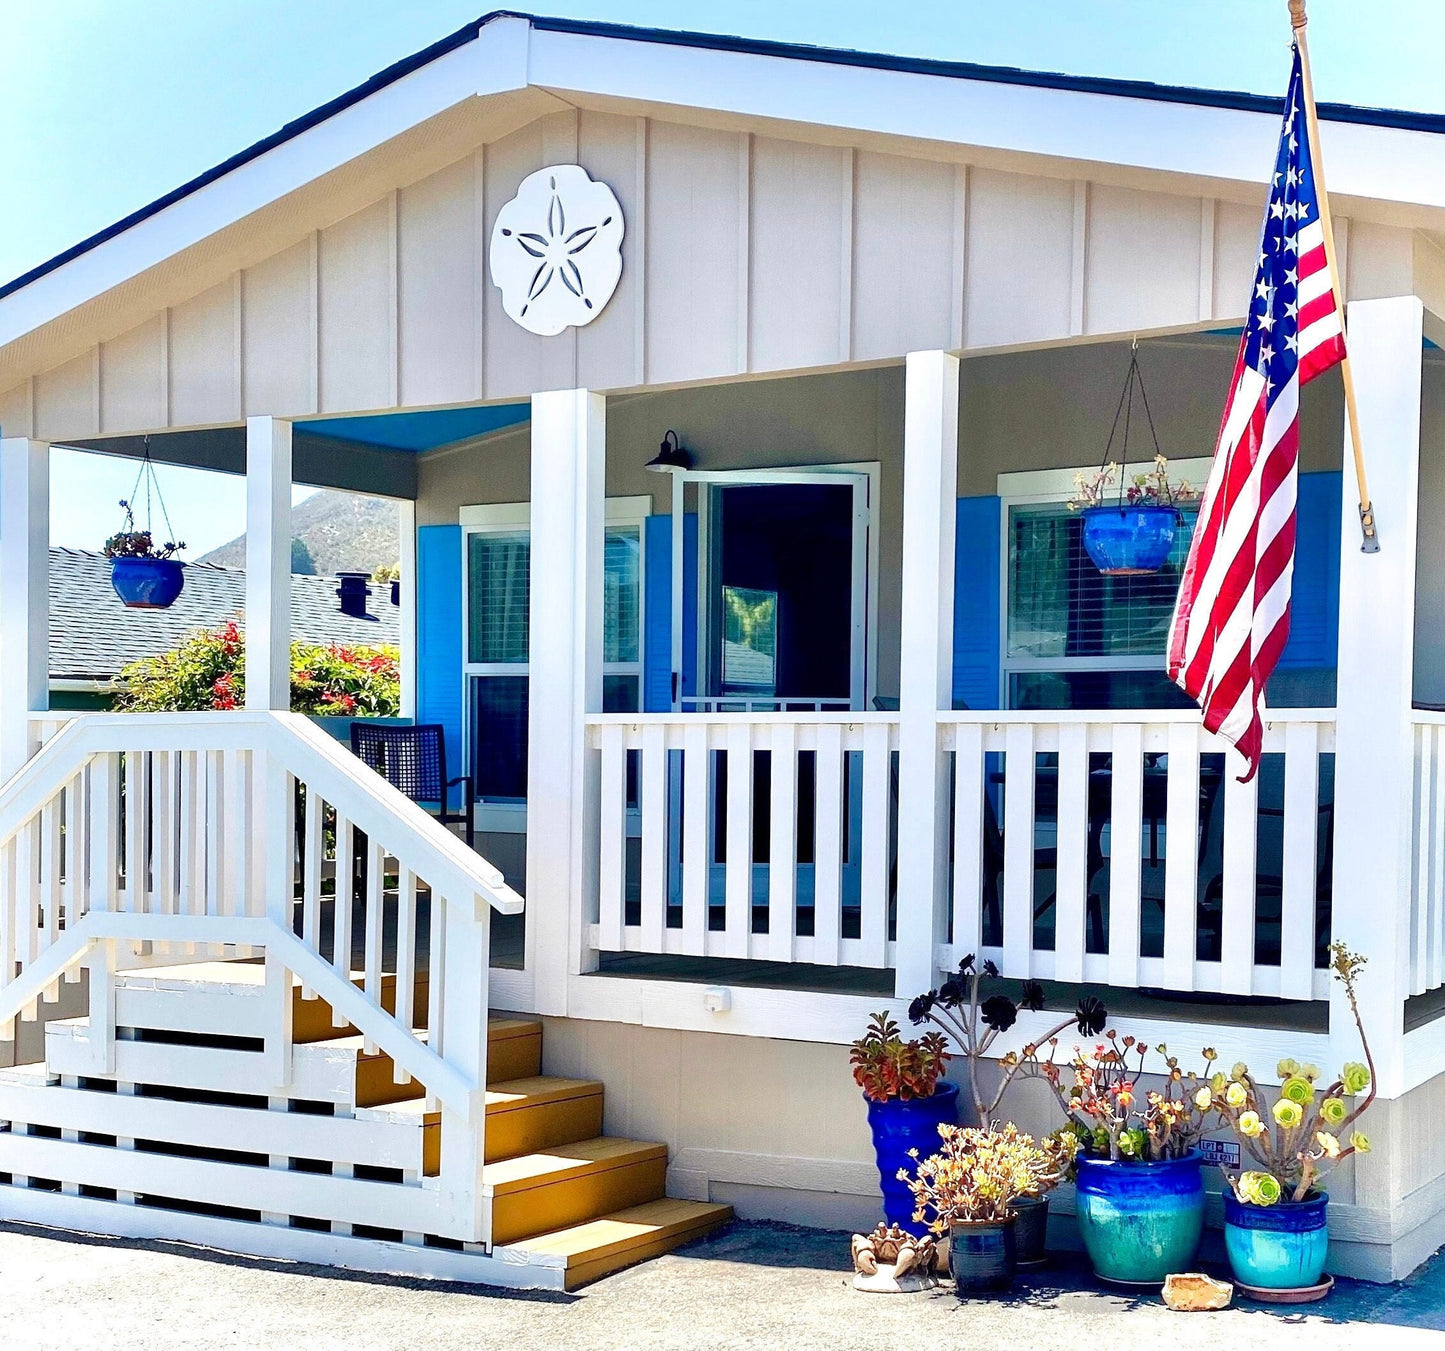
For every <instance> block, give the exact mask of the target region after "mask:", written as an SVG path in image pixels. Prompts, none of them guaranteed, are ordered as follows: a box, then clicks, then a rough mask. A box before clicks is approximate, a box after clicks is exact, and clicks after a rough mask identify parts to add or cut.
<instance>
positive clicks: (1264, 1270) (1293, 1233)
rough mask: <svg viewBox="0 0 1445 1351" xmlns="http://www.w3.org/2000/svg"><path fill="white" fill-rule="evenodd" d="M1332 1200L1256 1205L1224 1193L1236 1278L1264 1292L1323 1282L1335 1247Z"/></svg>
mask: <svg viewBox="0 0 1445 1351" xmlns="http://www.w3.org/2000/svg"><path fill="white" fill-rule="evenodd" d="M1329 1201H1330V1198H1329V1197H1328V1196H1326V1195H1325V1194H1324V1193H1323V1192H1321V1193H1320V1194H1319V1195H1318V1196H1312V1197H1309V1198H1308V1199H1307V1200H1304V1201H1282V1202H1280V1203H1279V1204H1278V1205H1273V1206H1251V1205H1247V1204H1245V1203H1244V1202H1243V1201H1237V1200H1236V1199H1235V1198H1234V1197H1233V1196H1232V1195H1231V1194H1230V1193H1229V1192H1225V1193H1224V1250H1225V1251H1226V1252H1227V1253H1228V1254H1229V1265H1230V1267H1231V1268H1232V1269H1233V1271H1234V1278H1235V1280H1237V1281H1240V1282H1241V1283H1242V1284H1244V1285H1253V1286H1258V1287H1259V1288H1260V1289H1263V1290H1301V1289H1305V1288H1307V1287H1309V1286H1312V1285H1318V1284H1319V1283H1320V1279H1321V1278H1322V1277H1323V1275H1324V1271H1325V1254H1326V1253H1327V1252H1328V1251H1329V1246H1330V1231H1329V1217H1328V1216H1327V1215H1326V1214H1325V1207H1326V1206H1327V1205H1329Z"/></svg>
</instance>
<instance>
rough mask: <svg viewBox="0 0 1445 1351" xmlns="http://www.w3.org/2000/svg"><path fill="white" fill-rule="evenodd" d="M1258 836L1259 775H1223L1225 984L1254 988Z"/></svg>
mask: <svg viewBox="0 0 1445 1351" xmlns="http://www.w3.org/2000/svg"><path fill="white" fill-rule="evenodd" d="M1258 841H1259V779H1258V777H1255V778H1253V779H1251V780H1250V781H1249V782H1248V783H1240V781H1239V776H1238V775H1237V774H1231V773H1228V772H1226V773H1225V777H1224V846H1223V860H1222V863H1221V871H1222V873H1223V877H1222V880H1221V886H1222V888H1223V900H1222V901H1221V910H1220V916H1219V961H1220V967H1221V970H1220V987H1221V988H1222V990H1223V991H1224V993H1225V994H1242V995H1247V994H1253V993H1254V907H1255V888H1256V867H1257V865H1256V861H1255V855H1256V852H1257V849H1258Z"/></svg>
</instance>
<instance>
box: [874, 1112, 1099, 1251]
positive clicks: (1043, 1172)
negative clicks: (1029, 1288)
mask: <svg viewBox="0 0 1445 1351" xmlns="http://www.w3.org/2000/svg"><path fill="white" fill-rule="evenodd" d="M938 1134H939V1139H940V1145H939V1150H938V1153H936V1154H930V1155H929V1156H928V1157H927V1158H926V1159H921V1160H919V1162H918V1170H917V1175H916V1176H914V1177H910V1176H909V1175H908V1170H907V1169H903V1168H900V1169H899V1170H898V1180H899V1181H900V1182H906V1183H907V1184H908V1186H909V1188H910V1190H911V1191H912V1192H913V1200H914V1211H913V1218H914V1220H915V1222H917V1223H919V1224H927V1225H928V1227H929V1228H930V1229H932V1230H933V1232H934V1233H936V1234H946V1233H947V1232H948V1230H949V1226H950V1225H954V1224H1001V1223H1003V1222H1004V1221H1006V1220H1008V1219H1010V1218H1012V1216H1013V1214H1014V1202H1016V1201H1017V1200H1018V1199H1019V1197H1021V1196H1039V1195H1042V1194H1043V1192H1045V1191H1047V1190H1049V1189H1050V1188H1051V1187H1054V1186H1057V1185H1058V1182H1059V1180H1060V1179H1061V1178H1062V1177H1063V1176H1064V1174H1065V1173H1066V1172H1067V1171H1068V1169H1069V1166H1070V1165H1071V1164H1072V1163H1073V1158H1074V1150H1075V1148H1076V1146H1075V1144H1074V1142H1073V1141H1072V1140H1070V1139H1068V1138H1066V1137H1061V1136H1058V1135H1052V1136H1049V1137H1048V1138H1046V1139H1044V1140H1039V1141H1035V1140H1034V1138H1033V1137H1032V1136H1031V1135H1026V1134H1025V1133H1024V1132H1023V1131H1021V1130H1019V1128H1018V1127H1017V1126H1015V1125H1013V1124H1009V1125H1006V1126H1001V1127H997V1128H994V1129H990V1130H977V1129H975V1128H973V1127H965V1126H940V1127H939V1128H938ZM910 1153H911V1156H912V1157H913V1158H914V1159H918V1151H917V1150H916V1149H915V1150H912V1151H910Z"/></svg>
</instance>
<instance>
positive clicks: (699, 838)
mask: <svg viewBox="0 0 1445 1351" xmlns="http://www.w3.org/2000/svg"><path fill="white" fill-rule="evenodd" d="M711 773H712V771H711V766H710V764H709V754H708V748H707V726H706V724H705V723H702V722H696V721H694V722H690V723H689V724H688V725H687V726H686V728H685V729H684V731H683V734H682V796H683V802H682V950H683V952H684V953H686V954H688V955H689V956H694V957H701V956H703V955H704V954H705V953H706V952H707V907H708V894H709V891H708V887H709V876H708V874H709V871H710V868H711V859H710V858H709V857H708V847H707V846H708V834H709V830H708V827H709V822H708V803H709V801H710V794H709V793H708V780H709V778H710V777H711Z"/></svg>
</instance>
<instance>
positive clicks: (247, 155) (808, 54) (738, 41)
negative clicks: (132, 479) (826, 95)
mask: <svg viewBox="0 0 1445 1351" xmlns="http://www.w3.org/2000/svg"><path fill="white" fill-rule="evenodd" d="M495 19H522V20H525V21H526V22H527V23H528V24H530V25H531V26H532V27H533V28H535V29H537V30H538V31H541V32H554V33H571V34H576V35H578V36H590V37H604V38H617V39H619V40H622V41H627V42H650V43H658V44H662V45H668V46H675V47H692V48H701V49H703V50H707V51H722V52H739V53H744V54H750V55H754V56H776V57H783V58H786V59H790V60H795V61H816V62H821V63H824V64H829V65H838V66H864V67H870V68H872V69H875V70H891V71H900V72H904V73H911V74H917V75H936V76H942V77H944V78H946V79H955V80H980V81H985V82H988V83H994V84H1016V85H1026V86H1030V87H1033V88H1038V89H1059V90H1067V91H1073V92H1077V93H1088V94H1109V95H1114V96H1116V97H1119V98H1134V99H1144V100H1146V101H1152V102H1160V103H1184V104H1195V105H1198V106H1202V107H1209V108H1235V109H1239V110H1242V111H1245V112H1262V113H1272V114H1274V115H1276V116H1277V115H1278V114H1279V113H1280V111H1281V109H1282V107H1283V100H1282V99H1279V98H1275V97H1273V96H1272V95H1266V94H1246V93H1241V92H1238V91H1235V90H1224V89H1199V88H1194V87H1190V86H1186V85H1169V84H1156V83H1154V82H1153V81H1150V80H1128V79H1116V78H1112V77H1109V76H1097V75H1065V74H1061V73H1056V72H1052V71H1035V70H1021V69H1019V68H1018V67H1016V66H989V65H980V64H978V63H976V62H972V61H942V60H937V59H935V58H932V57H916V56H894V55H889V54H886V53H881V52H860V51H852V50H849V49H846V48H836V47H820V46H815V45H812V44H807V43H796V42H776V41H771V40H768V39H763V38H743V37H732V36H728V35H726V34H720V33H697V32H689V31H686V30H673V29H667V28H637V27H632V26H630V25H628V24H618V23H606V22H599V21H596V20H579V19H564V18H558V17H554V16H550V15H540V14H525V13H522V12H520V11H517V10H508V9H499V10H493V11H492V12H491V13H490V14H484V15H483V16H482V17H481V18H480V19H477V20H476V21H474V22H473V23H469V24H466V25H465V26H464V27H462V28H459V29H457V31H456V32H455V33H449V34H448V35H447V36H446V37H444V38H442V39H441V40H440V41H437V42H434V43H432V44H431V46H429V47H424V48H423V49H422V50H421V51H419V52H415V53H414V54H412V55H411V56H408V57H405V58H404V59H402V60H400V61H397V62H395V63H394V64H393V65H390V66H388V67H387V68H386V69H385V70H382V71H379V72H378V73H377V74H375V75H373V76H372V77H371V78H370V79H369V80H366V81H364V82H363V83H361V84H359V85H357V86H356V87H355V88H354V89H348V90H347V91H346V92H345V93H344V94H340V95H338V96H337V97H336V98H334V99H331V100H330V101H329V102H327V103H323V104H322V105H321V106H320V107H319V108H314V109H312V110H311V111H310V112H309V113H306V114H304V115H303V116H301V117H298V118H296V119H295V120H293V121H291V122H288V123H286V125H285V126H283V127H281V128H280V129H279V130H277V131H274V132H272V133H271V135H269V136H266V137H264V138H263V139H261V140H259V141H257V142H256V143H255V144H254V145H250V146H247V147H246V148H245V149H244V150H241V151H238V152H237V153H236V154H234V155H232V156H230V158H228V159H225V160H222V161H221V163H219V164H217V165H215V166H214V167H213V168H210V169H207V170H206V171H205V172H204V173H202V174H199V175H197V176H196V177H195V178H193V179H191V180H190V181H189V182H186V183H182V184H181V185H180V186H179V187H177V188H174V189H172V190H171V191H170V192H168V193H166V194H165V196H164V197H158V198H157V199H156V200H155V201H153V202H150V203H148V204H147V205H145V206H143V207H141V208H139V209H138V210H136V211H132V212H131V213H130V215H128V216H124V217H122V218H121V219H120V220H118V221H116V222H115V224H113V225H108V226H106V228H105V229H103V230H100V231H99V232H97V233H96V234H93V235H91V236H90V237H89V238H88V239H82V240H81V241H80V242H79V243H78V244H74V245H72V246H71V247H70V248H68V249H66V250H65V251H64V252H62V253H58V254H56V255H55V257H53V258H50V259H47V260H46V261H45V262H43V263H41V264H39V265H38V266H37V267H33V268H31V269H30V270H29V271H28V272H25V273H22V274H21V275H20V276H18V277H16V278H14V279H13V280H11V281H8V282H5V283H4V284H3V285H0V300H3V299H4V298H5V297H6V296H8V295H11V294H13V293H14V292H16V291H19V290H20V289H21V288H23V287H25V286H28V285H29V284H30V283H31V282H33V281H36V280H38V279H39V278H40V277H43V276H45V275H46V274H47V273H49V272H54V271H55V270H56V269H57V268H59V267H63V266H64V265H65V264H66V263H69V262H71V261H73V260H74V259H76V258H79V257H80V256H81V255H82V254H84V253H88V252H89V251H90V250H91V249H93V248H96V247H97V246H99V245H101V244H103V243H105V242H106V241H107V240H108V239H113V238H115V236H116V235H118V234H123V233H124V232H125V231H126V230H128V229H130V228H131V226H133V225H138V224H140V222H141V221H143V220H146V219H148V218H149V217H151V216H154V215H157V214H158V213H160V212H161V211H164V210H165V209H166V207H168V206H172V205H174V204H175V203H176V202H179V201H180V200H182V198H185V197H189V196H190V195H191V194H192V193H193V192H199V191H200V190H201V189H202V188H204V187H207V186H209V185H210V184H212V183H214V182H215V181H216V180H217V179H219V178H223V177H224V176H225V175H226V174H228V173H230V172H231V171H232V170H233V169H239V168H240V167H241V166H242V165H244V164H249V163H250V162H251V161H252V160H254V159H259V158H260V157H261V156H262V155H264V154H265V153H266V152H267V151H269V150H274V149H275V148H276V147H277V146H279V145H284V144H285V143H286V142H287V141H290V140H292V139H294V138H295V137H297V136H300V135H301V134H302V133H303V132H306V131H309V130H310V129H311V128H312V127H315V126H318V125H320V124H321V123H322V122H325V121H326V120H327V119H328V118H331V117H335V116H336V115H337V114H338V113H341V112H344V111H345V110H346V109H347V108H350V107H351V106H352V105H354V104H357V103H360V102H361V101H362V100H363V99H365V98H367V97H369V96H370V95H372V94H374V93H376V92H377V91H378V90H381V89H385V88H386V87H387V86H388V85H392V84H395V83H396V82H397V81H398V80H401V79H404V78H405V77H406V76H408V75H410V74H412V73H413V72H415V71H418V70H420V69H421V68H422V67H423V66H426V65H429V64H430V63H431V62H433V61H436V60H438V59H439V58H441V57H443V56H445V55H446V54H447V53H448V52H451V51H454V50H456V48H458V47H461V46H463V45H464V44H466V43H468V42H471V41H473V40H474V39H475V38H477V37H478V35H479V34H480V33H481V31H482V29H484V28H485V27H486V26H487V25H488V24H489V23H491V22H492V21H493V20H495ZM1317 110H1318V112H1319V115H1320V116H1321V117H1322V118H1325V119H1327V120H1329V121H1332V122H1354V123H1358V124H1360V125H1363V126H1376V127H1395V128H1401V129H1405V130H1409V131H1424V132H1431V133H1435V134H1440V133H1442V132H1445V116H1442V115H1440V114H1438V113H1419V112H1411V111H1409V110H1406V109H1400V108H1358V107H1355V106H1353V105H1351V104H1348V103H1320V104H1318V105H1317Z"/></svg>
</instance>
